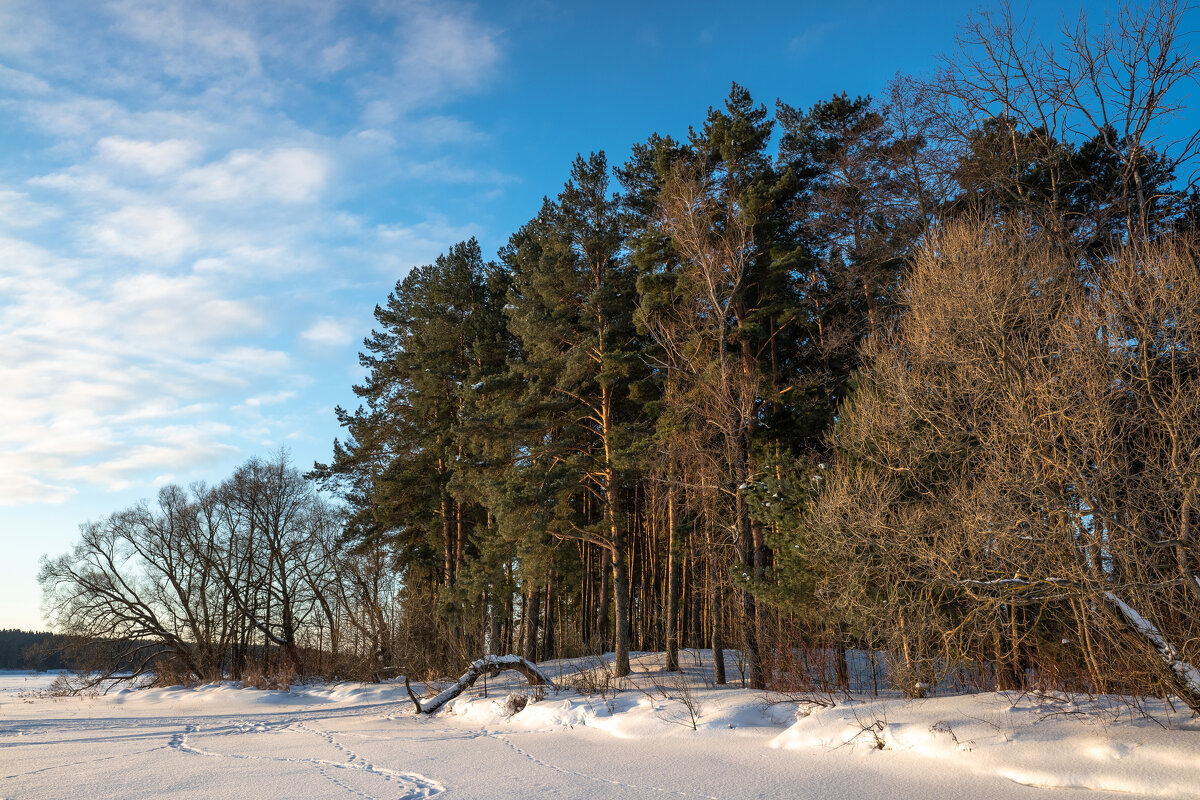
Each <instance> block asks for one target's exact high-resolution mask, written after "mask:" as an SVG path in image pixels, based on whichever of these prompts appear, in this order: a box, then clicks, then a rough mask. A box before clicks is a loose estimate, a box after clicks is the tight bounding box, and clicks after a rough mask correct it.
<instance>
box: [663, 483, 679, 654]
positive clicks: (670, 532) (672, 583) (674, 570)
mask: <svg viewBox="0 0 1200 800" xmlns="http://www.w3.org/2000/svg"><path fill="white" fill-rule="evenodd" d="M667 492H668V493H667V536H668V539H667V542H668V544H667V563H668V567H667V630H666V640H667V641H666V645H667V671H668V672H678V671H679V583H680V579H681V578H682V577H683V565H682V564H681V563H680V556H681V555H682V553H681V548H680V547H679V542H678V535H677V534H676V532H675V489H674V488H671V489H668V490H667Z"/></svg>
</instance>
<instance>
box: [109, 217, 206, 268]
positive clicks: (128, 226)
mask: <svg viewBox="0 0 1200 800" xmlns="http://www.w3.org/2000/svg"><path fill="white" fill-rule="evenodd" d="M89 238H90V239H91V241H92V242H93V244H94V245H96V246H98V247H100V248H101V249H103V250H107V251H109V252H112V253H116V254H117V255H123V256H132V257H133V258H136V259H140V260H142V261H151V262H159V263H166V264H174V263H175V262H177V261H179V259H180V258H182V257H183V255H184V254H185V253H187V252H190V251H191V250H193V249H195V248H196V247H197V246H198V244H199V240H198V239H197V237H196V233H195V231H194V230H193V229H192V226H191V224H190V223H189V222H188V221H187V220H186V219H184V218H183V217H182V216H181V215H180V214H179V213H178V212H176V211H175V210H174V209H172V208H167V207H165V206H157V207H155V206H130V207H127V208H122V209H119V210H117V211H113V212H111V213H108V214H105V215H103V216H102V217H100V219H99V221H98V222H97V223H96V224H94V225H93V226H91V229H90V236H89Z"/></svg>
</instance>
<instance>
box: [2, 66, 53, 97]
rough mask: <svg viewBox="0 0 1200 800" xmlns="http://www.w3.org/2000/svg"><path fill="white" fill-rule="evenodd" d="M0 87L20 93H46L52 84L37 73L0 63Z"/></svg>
mask: <svg viewBox="0 0 1200 800" xmlns="http://www.w3.org/2000/svg"><path fill="white" fill-rule="evenodd" d="M0 88H2V89H7V90H8V91H10V92H17V93H19V94H45V93H46V92H49V91H50V84H49V83H47V82H46V81H44V80H42V79H41V78H39V77H38V76H36V75H31V74H29V73H28V72H22V71H21V70H17V69H13V68H11V67H6V66H4V65H3V64H0Z"/></svg>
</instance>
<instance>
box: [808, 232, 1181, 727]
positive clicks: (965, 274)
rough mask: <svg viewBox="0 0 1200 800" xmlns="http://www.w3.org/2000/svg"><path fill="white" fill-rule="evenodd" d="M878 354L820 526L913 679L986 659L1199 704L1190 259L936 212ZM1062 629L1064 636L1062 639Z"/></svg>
mask: <svg viewBox="0 0 1200 800" xmlns="http://www.w3.org/2000/svg"><path fill="white" fill-rule="evenodd" d="M905 302H906V305H907V314H906V315H905V317H904V318H903V319H902V321H901V322H900V323H899V325H898V326H897V327H896V329H895V330H894V331H893V332H892V334H891V335H890V336H888V337H882V338H880V339H879V340H877V341H875V342H873V343H871V344H870V345H869V347H868V351H867V355H868V363H867V366H866V368H865V369H864V371H863V375H862V378H861V381H860V385H859V388H858V391H857V392H856V394H855V395H854V397H853V398H852V399H851V400H850V401H849V402H848V403H847V404H846V406H845V407H844V409H843V412H842V414H841V419H840V421H839V424H838V426H837V429H836V432H835V437H834V443H835V445H836V447H837V449H838V451H839V457H838V462H837V463H836V465H835V467H836V468H835V469H834V470H833V474H831V475H830V476H829V480H828V481H827V482H826V485H825V487H824V490H823V492H822V495H821V498H820V500H819V502H818V503H817V506H816V509H815V511H814V512H813V513H812V515H811V517H810V519H809V523H810V524H811V525H813V526H815V527H816V528H817V529H818V530H820V531H821V532H822V538H821V541H822V543H823V551H822V552H821V553H819V554H817V556H818V557H819V558H820V559H821V562H822V567H823V575H824V585H823V586H822V587H821V591H822V592H824V593H825V596H826V597H828V598H829V599H830V600H831V601H832V602H835V603H836V604H837V605H839V606H840V607H843V608H846V609H847V610H848V613H849V615H850V617H851V618H852V619H853V620H854V621H855V623H856V625H858V627H859V628H860V630H862V631H865V632H868V633H869V632H871V631H874V635H875V636H877V637H878V638H879V640H880V641H882V642H884V643H885V644H886V648H887V650H888V651H889V653H890V659H891V662H892V663H891V664H890V670H889V671H890V674H891V675H892V676H893V683H894V684H895V686H896V687H897V688H899V689H901V690H903V691H905V692H906V693H908V694H910V695H913V696H920V695H922V694H924V691H925V689H926V688H928V687H931V686H936V685H937V684H938V683H939V682H940V681H941V680H942V679H943V678H944V677H945V676H946V675H947V673H948V672H949V671H950V670H952V669H954V668H956V667H958V666H959V665H963V664H967V663H969V662H972V661H975V662H980V663H986V662H990V663H993V664H995V681H996V685H997V686H998V687H999V688H1021V687H1024V686H1027V685H1028V684H1029V683H1030V681H1031V675H1033V674H1034V672H1035V671H1040V672H1041V674H1043V675H1054V676H1055V677H1056V679H1057V680H1060V681H1065V680H1068V679H1073V680H1079V679H1080V678H1081V677H1082V676H1084V675H1086V676H1087V680H1086V683H1085V684H1084V685H1083V686H1081V687H1075V688H1084V689H1096V690H1120V691H1134V692H1146V693H1156V692H1162V691H1165V692H1168V693H1171V694H1177V695H1179V696H1181V697H1182V698H1183V699H1184V700H1185V702H1187V703H1188V705H1189V706H1192V707H1193V708H1200V686H1197V685H1195V684H1196V683H1197V681H1196V680H1195V677H1194V676H1195V671H1194V669H1193V668H1191V667H1190V664H1194V663H1196V662H1197V660H1200V649H1198V648H1200V645H1198V644H1197V643H1198V642H1200V628H1198V625H1200V623H1198V622H1197V610H1200V578H1198V575H1200V561H1198V560H1197V558H1196V552H1197V551H1198V550H1197V535H1196V532H1195V524H1194V523H1195V513H1196V512H1195V508H1194V505H1195V501H1196V496H1197V489H1198V488H1200V265H1198V264H1197V260H1196V250H1195V245H1194V243H1193V242H1190V241H1167V242H1162V243H1158V244H1154V245H1150V244H1140V243H1139V244H1134V245H1131V246H1128V247H1125V248H1123V249H1122V250H1120V251H1119V252H1117V253H1115V254H1114V255H1113V256H1112V257H1111V258H1109V259H1106V260H1104V261H1103V262H1100V263H1098V264H1097V263H1096V262H1094V261H1093V262H1091V263H1084V262H1083V260H1082V259H1080V258H1077V257H1076V256H1075V254H1074V252H1073V251H1072V249H1071V248H1069V247H1067V246H1064V245H1062V243H1061V242H1060V241H1058V240H1055V239H1052V238H1050V237H1048V236H1046V235H1044V234H1042V233H1041V232H1039V231H1037V230H1032V229H1028V228H1024V227H1022V226H1020V225H1016V224H1014V225H1010V226H1008V227H1003V228H997V227H994V226H985V225H966V224H957V225H951V226H947V227H946V228H945V229H944V230H943V231H941V232H940V234H939V235H938V236H936V237H935V238H934V239H932V240H931V241H930V243H929V245H928V247H927V248H926V249H925V251H924V252H923V253H922V254H921V256H920V257H919V258H918V259H917V262H916V264H915V265H914V267H913V269H912V271H911V273H910V275H909V276H908V279H907V282H906V286H905ZM1057 643H1061V644H1057Z"/></svg>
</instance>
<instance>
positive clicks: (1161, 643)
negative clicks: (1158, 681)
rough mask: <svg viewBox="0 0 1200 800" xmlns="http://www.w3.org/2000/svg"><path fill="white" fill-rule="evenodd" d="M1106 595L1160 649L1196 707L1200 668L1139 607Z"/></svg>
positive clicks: (1189, 699) (1193, 706)
mask: <svg viewBox="0 0 1200 800" xmlns="http://www.w3.org/2000/svg"><path fill="white" fill-rule="evenodd" d="M1104 597H1105V599H1106V600H1108V602H1110V603H1112V604H1113V605H1114V606H1116V607H1117V610H1118V611H1120V612H1121V614H1122V615H1123V616H1124V617H1125V619H1126V620H1127V621H1128V622H1129V624H1130V625H1132V626H1133V629H1134V630H1136V631H1137V632H1138V633H1139V634H1141V635H1142V636H1143V637H1145V638H1146V639H1148V640H1149V641H1150V643H1151V644H1153V645H1154V649H1155V650H1157V651H1158V654H1159V655H1160V656H1162V659H1163V661H1165V662H1166V663H1167V666H1168V667H1169V668H1170V670H1171V674H1172V675H1174V676H1175V678H1176V680H1177V681H1178V682H1179V683H1180V684H1181V685H1180V687H1179V688H1180V689H1181V690H1185V691H1187V692H1190V693H1191V695H1192V696H1191V698H1187V697H1185V698H1184V699H1185V700H1187V701H1189V702H1188V705H1189V706H1191V707H1192V708H1193V709H1196V705H1195V702H1194V701H1195V700H1196V699H1200V669H1196V667H1194V666H1192V665H1191V664H1189V663H1188V662H1186V661H1184V660H1183V659H1181V658H1180V657H1179V651H1178V650H1176V649H1175V648H1174V647H1173V646H1172V645H1171V643H1170V642H1168V641H1167V640H1166V637H1164V636H1163V635H1162V633H1161V632H1160V631H1159V630H1158V627H1157V626H1156V625H1155V624H1154V623H1153V622H1151V621H1150V620H1148V619H1146V618H1145V617H1143V616H1142V615H1141V614H1139V613H1138V612H1137V609H1135V608H1134V607H1133V606H1131V605H1129V604H1128V603H1126V602H1125V601H1124V600H1122V599H1121V598H1119V597H1117V596H1116V595H1115V594H1113V593H1112V592H1105V593H1104Z"/></svg>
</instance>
